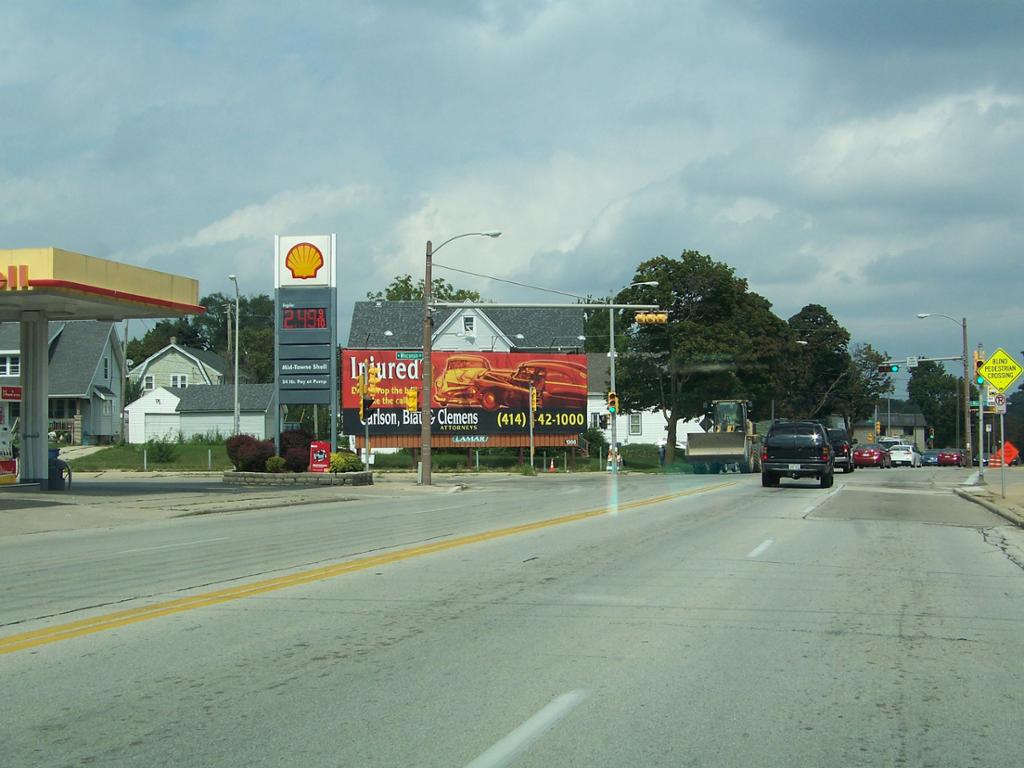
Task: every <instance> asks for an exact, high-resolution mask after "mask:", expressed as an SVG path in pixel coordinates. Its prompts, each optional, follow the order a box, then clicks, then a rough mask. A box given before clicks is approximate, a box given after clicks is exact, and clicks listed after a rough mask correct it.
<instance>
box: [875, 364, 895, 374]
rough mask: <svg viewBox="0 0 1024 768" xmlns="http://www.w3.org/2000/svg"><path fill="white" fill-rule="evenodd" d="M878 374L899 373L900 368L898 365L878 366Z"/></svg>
mask: <svg viewBox="0 0 1024 768" xmlns="http://www.w3.org/2000/svg"><path fill="white" fill-rule="evenodd" d="M878 372H879V373H899V372H900V366H899V364H898V363H885V364H884V365H880V366H878Z"/></svg>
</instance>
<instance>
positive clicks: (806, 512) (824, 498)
mask: <svg viewBox="0 0 1024 768" xmlns="http://www.w3.org/2000/svg"><path fill="white" fill-rule="evenodd" d="M845 487H846V484H845V483H843V485H840V486H838V487H837V488H836V489H835V490H832V491H829V492H828V493H826V494H825V495H824V496H822V497H821V498H819V499H818V500H817V501H816V502H814V503H813V504H811V506H809V507H808V508H807V509H805V510H804V511H803V512H801V513H800V517H807V516H808V515H809V514H811V512H813V511H814V510H816V509H817V508H818V507H820V506H821V505H822V504H824V503H825V502H826V501H828V500H829V499H831V498H832V497H833V496H835V495H836V494H837V493H839V492H840V491H841V490H843V488H845Z"/></svg>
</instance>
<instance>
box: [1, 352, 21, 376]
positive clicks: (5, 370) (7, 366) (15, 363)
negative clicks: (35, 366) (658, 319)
mask: <svg viewBox="0 0 1024 768" xmlns="http://www.w3.org/2000/svg"><path fill="white" fill-rule="evenodd" d="M19 373H21V358H20V357H19V356H18V355H0V376H17V375H18V374H19Z"/></svg>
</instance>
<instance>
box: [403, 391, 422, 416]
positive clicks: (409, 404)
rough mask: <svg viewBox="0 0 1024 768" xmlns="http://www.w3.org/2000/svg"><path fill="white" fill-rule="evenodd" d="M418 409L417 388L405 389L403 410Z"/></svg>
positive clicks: (418, 393)
mask: <svg viewBox="0 0 1024 768" xmlns="http://www.w3.org/2000/svg"><path fill="white" fill-rule="evenodd" d="M419 409H420V391H419V390H418V389H415V388H413V389H407V390H405V410H407V411H413V412H415V411H418V410H419Z"/></svg>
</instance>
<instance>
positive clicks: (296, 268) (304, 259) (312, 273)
mask: <svg viewBox="0 0 1024 768" xmlns="http://www.w3.org/2000/svg"><path fill="white" fill-rule="evenodd" d="M284 265H285V266H286V267H288V271H289V272H291V273H292V277H293V278H295V279H296V280H308V279H310V278H313V277H316V273H317V272H319V271H320V267H322V266H323V265H324V255H323V254H322V253H320V249H319V248H317V247H316V246H315V245H313V244H312V243H299V244H298V245H293V246H292V248H291V250H289V251H288V255H287V256H285V259H284Z"/></svg>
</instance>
